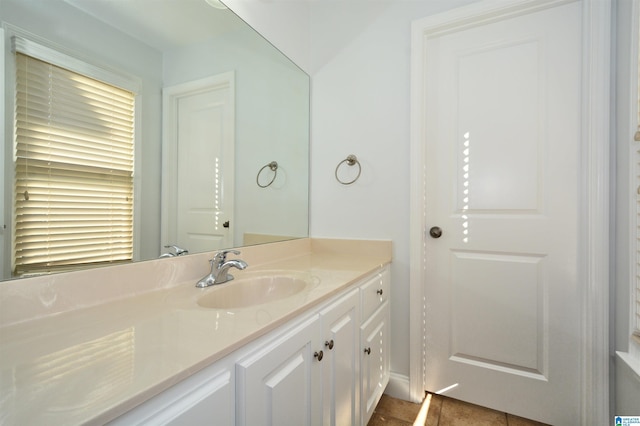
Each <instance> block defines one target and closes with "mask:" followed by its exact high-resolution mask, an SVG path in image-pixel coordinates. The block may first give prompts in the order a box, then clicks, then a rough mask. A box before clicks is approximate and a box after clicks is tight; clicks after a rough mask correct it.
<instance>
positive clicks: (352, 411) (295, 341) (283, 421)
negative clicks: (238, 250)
mask: <svg viewBox="0 0 640 426" xmlns="http://www.w3.org/2000/svg"><path fill="white" fill-rule="evenodd" d="M388 295H389V267H388V266H386V267H383V268H381V269H380V270H379V271H378V272H376V273H375V274H373V275H371V276H369V277H368V278H366V279H364V280H362V281H360V282H358V283H354V284H353V285H352V286H350V287H349V288H347V289H346V290H344V291H342V292H341V293H339V294H337V295H336V296H335V297H333V298H332V299H331V300H329V301H327V302H325V303H323V304H320V305H319V306H317V307H316V308H312V309H311V310H310V311H308V312H306V313H305V314H302V315H300V316H298V317H297V318H294V319H292V320H290V321H288V322H287V323H285V324H283V325H281V326H280V327H278V328H276V329H275V330H273V331H271V332H269V333H267V334H266V335H264V336H262V337H259V338H258V339H256V340H254V341H252V342H251V343H249V344H247V345H245V346H244V347H242V348H240V349H238V350H236V351H235V352H233V353H231V354H230V355H228V356H227V357H226V358H224V359H223V360H221V361H218V362H216V363H214V364H213V365H211V366H209V367H207V368H205V369H204V370H202V371H201V372H198V373H196V374H195V375H193V376H192V377H190V378H188V379H186V380H184V381H182V382H180V383H178V384H177V385H175V386H173V387H172V388H170V389H168V390H166V391H164V392H163V393H161V394H160V395H158V396H156V397H154V398H152V399H151V400H149V401H147V402H145V403H143V404H142V405H140V406H138V407H136V408H135V409H133V410H132V411H130V412H129V413H126V414H125V415H123V416H122V417H119V418H117V419H116V420H115V421H113V424H117V425H132V424H153V425H160V424H172V425H205V424H215V425H245V426H259V425H277V426H287V425H292V426H303V425H309V426H312V425H313V426H315V425H327V426H344V425H354V426H355V425H366V424H367V422H368V420H369V419H370V417H371V414H372V413H373V409H374V408H375V406H376V404H377V403H378V401H379V399H380V397H381V396H382V393H383V391H384V388H385V386H386V385H387V382H388V380H389V336H388V333H389V302H388Z"/></svg>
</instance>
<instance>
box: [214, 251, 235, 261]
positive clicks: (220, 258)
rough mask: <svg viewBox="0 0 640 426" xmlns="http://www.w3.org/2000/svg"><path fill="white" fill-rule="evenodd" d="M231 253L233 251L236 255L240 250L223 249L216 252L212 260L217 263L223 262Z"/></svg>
mask: <svg viewBox="0 0 640 426" xmlns="http://www.w3.org/2000/svg"><path fill="white" fill-rule="evenodd" d="M229 253H232V254H235V255H238V254H240V252H239V251H238V250H221V251H219V252H217V253H216V254H215V256H214V257H213V259H212V262H214V263H215V264H217V265H221V264H223V263H224V262H225V261H226V260H227V254H229Z"/></svg>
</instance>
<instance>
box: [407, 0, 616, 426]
mask: <svg viewBox="0 0 640 426" xmlns="http://www.w3.org/2000/svg"><path fill="white" fill-rule="evenodd" d="M572 2H573V1H572V0H549V1H539V0H513V1H509V2H505V1H493V0H485V1H481V2H478V3H474V4H471V5H469V6H465V7H462V8H458V9H454V10H451V11H448V12H445V13H442V14H438V15H435V16H429V17H426V18H424V19H420V20H417V21H414V22H413V25H412V53H411V87H412V90H411V190H410V194H411V201H410V212H411V213H410V294H411V297H410V324H411V329H410V339H411V340H410V341H411V350H410V374H409V377H410V392H411V399H412V400H413V401H416V402H418V401H421V400H422V398H424V389H425V369H426V368H425V359H426V358H425V353H426V348H427V342H426V341H425V340H426V339H425V335H426V333H425V328H424V319H425V306H426V304H427V301H426V300H425V293H424V286H423V284H422V283H423V282H424V280H425V241H426V238H429V236H428V228H427V224H426V220H425V217H426V216H425V215H426V209H425V201H426V200H425V189H426V185H425V166H426V159H425V149H424V144H423V142H424V135H425V126H426V123H425V121H424V120H423V117H425V116H426V115H427V114H426V111H425V105H426V102H425V99H426V96H427V94H426V92H425V84H424V81H423V77H422V76H423V75H424V70H425V68H426V63H425V62H426V61H425V59H424V58H425V46H426V44H427V41H428V40H429V39H430V38H433V37H438V36H440V35H443V34H447V33H450V32H453V31H459V30H462V29H466V28H472V27H474V26H478V25H482V24H485V23H490V22H493V21H495V20H497V19H498V18H504V17H510V16H518V15H523V14H529V13H532V12H535V11H539V10H542V9H545V8H550V7H555V6H558V5H562V4H566V3H572ZM581 8H582V42H583V43H582V52H581V53H582V79H583V81H582V105H581V128H582V129H583V134H582V135H581V140H582V146H583V147H584V149H582V150H581V158H579V161H580V174H579V176H580V188H579V197H580V198H579V205H580V208H581V222H580V223H579V224H578V225H579V234H580V235H581V238H580V241H579V242H578V244H579V246H578V253H579V257H580V260H579V262H578V273H579V276H578V282H579V283H580V284H581V294H582V298H581V300H580V305H581V312H582V318H581V330H582V333H581V336H574V337H575V338H576V339H577V340H579V342H580V347H579V348H577V349H578V352H579V356H577V357H576V361H577V362H580V364H581V373H582V374H581V376H582V382H581V384H580V394H581V407H580V415H581V419H580V424H584V425H588V424H606V423H607V422H608V421H609V419H610V417H609V389H608V385H609V383H608V380H609V378H608V373H609V371H608V345H609V342H608V328H609V326H608V324H609V318H608V316H609V303H608V300H609V295H608V282H609V261H608V257H609V211H608V209H609V205H610V203H609V200H610V195H609V178H610V175H609V173H610V167H609V143H608V141H609V136H610V134H609V133H610V129H609V108H606V107H605V108H603V107H602V106H603V105H609V103H610V98H609V91H610V89H609V78H610V70H609V66H610V37H611V36H610V31H611V28H610V17H611V2H610V0H582V2H581ZM543 371H544V369H543Z"/></svg>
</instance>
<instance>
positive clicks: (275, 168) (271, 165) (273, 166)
mask: <svg viewBox="0 0 640 426" xmlns="http://www.w3.org/2000/svg"><path fill="white" fill-rule="evenodd" d="M267 167H268V168H269V169H271V171H272V172H273V177H272V178H271V180H270V181H269V183H268V184H266V185H262V184H261V183H260V174H261V173H262V171H263V170H264V169H266V168H267ZM276 176H278V163H277V162H276V161H272V162H270V163H269V164H265V165H264V166H262V168H261V169H260V171H259V172H258V175H257V176H256V183H257V184H258V186H259V187H260V188H266V187H267V186H269V185H271V184H272V183H273V181H274V180H276Z"/></svg>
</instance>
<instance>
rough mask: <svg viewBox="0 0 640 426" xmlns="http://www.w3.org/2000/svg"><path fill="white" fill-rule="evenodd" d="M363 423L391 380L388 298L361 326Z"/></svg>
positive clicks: (368, 417)
mask: <svg viewBox="0 0 640 426" xmlns="http://www.w3.org/2000/svg"><path fill="white" fill-rule="evenodd" d="M361 336H362V337H361V339H362V347H361V350H362V352H361V356H362V358H361V367H360V368H361V369H362V379H361V386H362V388H361V398H362V424H367V422H368V421H369V419H370V418H371V415H372V414H373V410H374V409H375V408H376V405H377V404H378V401H380V398H381V397H382V394H383V392H384V389H385V387H386V386H387V383H389V349H390V347H389V302H388V301H385V302H384V303H383V304H382V306H381V307H380V309H378V311H377V312H376V313H375V314H374V315H373V316H372V317H371V318H370V319H369V321H367V322H366V323H364V324H363V326H362V331H361Z"/></svg>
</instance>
